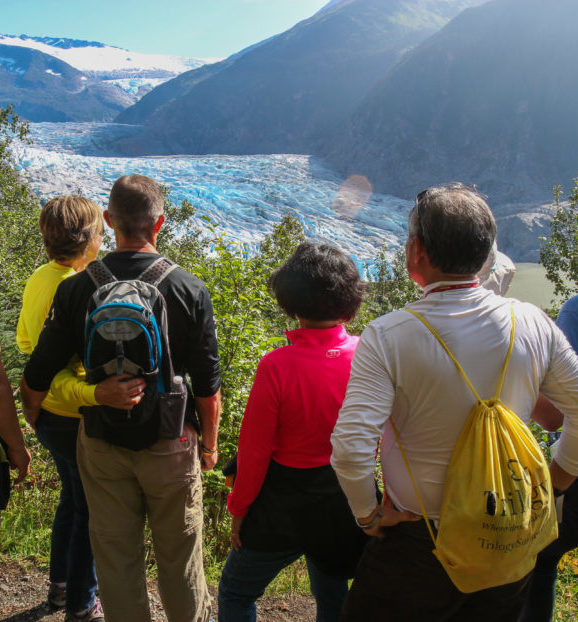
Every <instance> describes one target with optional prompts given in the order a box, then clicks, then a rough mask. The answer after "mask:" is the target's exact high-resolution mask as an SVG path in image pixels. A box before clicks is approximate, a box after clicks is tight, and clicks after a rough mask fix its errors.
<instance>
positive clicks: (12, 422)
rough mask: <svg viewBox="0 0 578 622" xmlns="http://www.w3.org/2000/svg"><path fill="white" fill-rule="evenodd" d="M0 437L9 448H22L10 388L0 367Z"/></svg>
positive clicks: (20, 432) (22, 438)
mask: <svg viewBox="0 0 578 622" xmlns="http://www.w3.org/2000/svg"><path fill="white" fill-rule="evenodd" d="M0 437H1V438H2V439H3V440H4V442H5V443H6V444H7V445H8V447H9V448H10V449H15V450H18V449H24V437H23V436H22V430H21V429H20V424H19V423H18V415H17V414H16V406H15V405H14V398H13V396H12V389H11V387H10V383H9V382H8V378H7V377H6V373H5V372H4V370H3V369H2V368H1V367H0Z"/></svg>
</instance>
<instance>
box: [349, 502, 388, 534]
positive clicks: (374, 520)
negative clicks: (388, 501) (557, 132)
mask: <svg viewBox="0 0 578 622" xmlns="http://www.w3.org/2000/svg"><path fill="white" fill-rule="evenodd" d="M382 516H383V512H382V511H381V506H378V507H377V512H376V514H375V516H374V517H373V518H372V519H371V521H370V522H369V523H360V522H359V521H358V520H357V517H355V522H356V523H357V526H358V527H359V528H360V529H363V530H364V531H366V530H367V529H373V528H374V527H376V526H377V525H379V521H380V520H381V517H382Z"/></svg>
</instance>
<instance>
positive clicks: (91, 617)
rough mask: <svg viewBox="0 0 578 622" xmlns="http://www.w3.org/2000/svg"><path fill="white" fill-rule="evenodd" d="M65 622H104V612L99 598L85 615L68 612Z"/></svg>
mask: <svg viewBox="0 0 578 622" xmlns="http://www.w3.org/2000/svg"><path fill="white" fill-rule="evenodd" d="M64 622H104V612H103V610H102V605H101V604H100V600H98V598H97V599H96V600H95V601H94V605H92V607H91V608H90V609H89V610H88V611H85V612H84V613H83V614H78V613H71V612H70V611H67V612H66V615H65V616H64Z"/></svg>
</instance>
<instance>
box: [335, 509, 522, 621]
mask: <svg viewBox="0 0 578 622" xmlns="http://www.w3.org/2000/svg"><path fill="white" fill-rule="evenodd" d="M432 549H433V545H432V541H431V538H430V536H429V533H428V531H427V527H426V524H425V522H424V521H419V522H417V523H400V524H399V525H397V526H396V527H390V528H388V529H387V530H386V533H385V537H384V538H381V539H378V538H373V539H372V540H371V541H370V542H369V544H368V545H367V546H366V548H365V551H364V553H363V555H362V557H361V560H360V562H359V566H358V567H357V572H356V574H355V580H354V582H353V585H352V586H351V590H350V592H349V596H348V598H347V600H346V602H345V606H344V609H343V615H342V622H361V621H363V622H450V621H451V622H489V621H491V622H515V621H516V620H517V619H518V616H519V614H520V611H521V609H522V605H523V603H524V597H525V594H526V590H527V586H528V581H529V576H527V577H524V579H522V580H521V581H518V582H517V583H510V584H508V585H503V586H500V587H495V588H491V589H487V590H481V591H479V592H473V593H471V594H463V593H462V592H460V591H459V590H458V589H457V588H456V587H455V586H454V584H453V583H452V582H451V580H450V578H449V577H448V575H447V574H446V572H445V570H444V569H443V567H442V565H441V564H440V563H439V561H438V560H437V559H436V557H435V556H434V555H433V553H432Z"/></svg>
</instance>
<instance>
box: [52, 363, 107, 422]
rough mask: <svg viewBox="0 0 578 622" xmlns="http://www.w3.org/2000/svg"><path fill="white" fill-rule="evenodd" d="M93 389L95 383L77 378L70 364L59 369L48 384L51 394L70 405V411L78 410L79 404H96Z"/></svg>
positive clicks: (94, 388)
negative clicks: (88, 382)
mask: <svg viewBox="0 0 578 622" xmlns="http://www.w3.org/2000/svg"><path fill="white" fill-rule="evenodd" d="M95 390H96V385H93V384H87V383H86V382H85V381H84V379H83V378H79V377H78V376H77V375H76V373H75V370H74V369H73V368H72V367H71V366H68V367H66V368H64V369H62V370H61V371H59V372H58V373H57V374H56V376H54V380H53V381H52V384H51V385H50V393H51V395H52V396H54V397H55V398H56V399H57V400H58V401H60V402H62V403H63V404H66V405H67V406H68V407H70V411H71V412H76V411H78V409H79V408H80V407H81V406H96V405H97V404H98V401H97V399H96V396H95Z"/></svg>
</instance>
